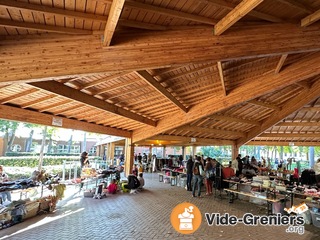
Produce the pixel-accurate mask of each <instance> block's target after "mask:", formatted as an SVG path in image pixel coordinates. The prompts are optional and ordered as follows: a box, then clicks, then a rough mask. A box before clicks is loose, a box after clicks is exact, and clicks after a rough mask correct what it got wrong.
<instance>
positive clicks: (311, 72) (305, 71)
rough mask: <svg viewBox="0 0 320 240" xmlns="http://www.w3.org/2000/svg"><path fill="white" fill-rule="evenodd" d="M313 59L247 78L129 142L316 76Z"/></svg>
mask: <svg viewBox="0 0 320 240" xmlns="http://www.w3.org/2000/svg"><path fill="white" fill-rule="evenodd" d="M314 57H315V56H313V57H311V56H308V57H307V58H305V59H304V60H303V61H300V62H296V63H293V64H291V65H290V66H288V67H287V68H286V69H284V70H283V71H281V72H280V73H279V74H274V73H273V72H272V73H269V74H265V75H261V76H257V77H255V78H252V79H247V80H246V81H245V82H244V84H243V85H241V86H239V87H238V88H236V89H234V90H233V91H232V92H230V93H229V94H228V95H227V96H225V97H221V96H213V97H212V98H210V99H208V100H206V101H203V102H202V103H200V104H198V105H195V106H193V107H192V108H191V109H190V110H189V112H188V114H187V115H186V116H185V114H181V113H176V114H175V115H174V116H167V117H164V118H162V119H161V120H160V121H158V124H157V128H151V127H143V128H141V129H138V130H135V131H134V132H133V136H132V137H133V142H136V141H140V140H142V139H146V138H150V137H151V136H154V135H158V134H161V133H163V132H166V131H168V130H170V129H174V128H176V127H178V126H181V125H184V124H188V123H191V122H193V121H195V120H197V119H200V118H204V117H209V116H210V115H212V114H214V113H217V112H219V111H221V110H223V109H226V108H229V107H232V106H235V105H238V104H240V103H243V102H245V101H249V100H251V99H255V98H257V97H259V96H262V95H265V94H268V93H270V92H274V91H277V90H280V89H282V88H284V87H286V86H289V85H291V84H294V83H296V82H299V81H302V80H304V79H308V78H310V77H313V76H317V75H319V74H320V66H319V59H320V53H319V56H318V57H317V58H314ZM307 59H308V60H307ZM309 61H310V62H309ZM316 68H317V70H316ZM319 82H320V81H319ZM310 96H311V95H310ZM307 97H309V95H308V94H307V95H305V99H307ZM290 109H291V108H290ZM286 110H287V109H282V111H281V114H282V112H285V113H286ZM276 113H278V112H276ZM285 116H287V115H285ZM280 120H281V119H280ZM280 120H279V121H280ZM279 121H278V122H279ZM274 124H275V123H274ZM274 124H273V125H274ZM256 135H257V134H256ZM256 135H253V136H252V137H255V136H256ZM252 137H251V138H252ZM251 138H248V140H247V141H249V140H250V139H251ZM245 142H246V141H243V142H241V143H242V144H244V143H245ZM237 145H238V144H237Z"/></svg>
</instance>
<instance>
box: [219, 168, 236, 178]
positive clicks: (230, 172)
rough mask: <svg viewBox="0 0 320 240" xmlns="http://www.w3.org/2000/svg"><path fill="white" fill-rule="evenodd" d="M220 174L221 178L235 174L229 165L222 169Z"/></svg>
mask: <svg viewBox="0 0 320 240" xmlns="http://www.w3.org/2000/svg"><path fill="white" fill-rule="evenodd" d="M222 174H223V178H225V179H226V178H231V177H232V176H234V175H235V173H234V170H233V168H231V167H226V168H223V169H222Z"/></svg>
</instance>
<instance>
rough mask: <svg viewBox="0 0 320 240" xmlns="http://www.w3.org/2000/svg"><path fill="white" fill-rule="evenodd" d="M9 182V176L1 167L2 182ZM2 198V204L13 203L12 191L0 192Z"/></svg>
mask: <svg viewBox="0 0 320 240" xmlns="http://www.w3.org/2000/svg"><path fill="white" fill-rule="evenodd" d="M7 181H9V177H8V174H6V173H5V172H4V171H3V166H1V165H0V182H7ZM0 197H1V198H2V203H4V202H6V201H9V202H11V192H10V191H3V192H0Z"/></svg>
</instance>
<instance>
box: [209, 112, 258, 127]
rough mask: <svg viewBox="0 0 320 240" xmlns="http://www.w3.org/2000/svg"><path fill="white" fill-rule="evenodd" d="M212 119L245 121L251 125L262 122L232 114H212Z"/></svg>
mask: <svg viewBox="0 0 320 240" xmlns="http://www.w3.org/2000/svg"><path fill="white" fill-rule="evenodd" d="M210 119H211V120H220V121H228V122H238V123H245V124H249V125H256V126H257V125H260V122H258V121H253V120H247V119H243V118H238V117H230V116H224V115H216V114H214V115H212V116H210Z"/></svg>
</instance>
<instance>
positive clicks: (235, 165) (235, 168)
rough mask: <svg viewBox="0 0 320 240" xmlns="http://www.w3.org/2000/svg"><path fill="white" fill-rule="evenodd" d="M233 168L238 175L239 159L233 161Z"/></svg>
mask: <svg viewBox="0 0 320 240" xmlns="http://www.w3.org/2000/svg"><path fill="white" fill-rule="evenodd" d="M231 168H233V170H234V172H235V173H236V172H237V171H239V163H238V160H237V159H234V160H232V162H231Z"/></svg>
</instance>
